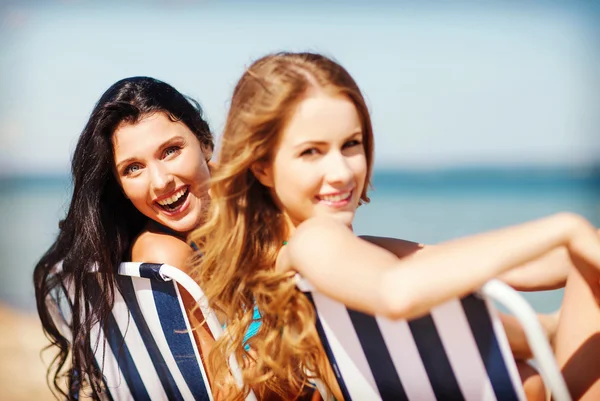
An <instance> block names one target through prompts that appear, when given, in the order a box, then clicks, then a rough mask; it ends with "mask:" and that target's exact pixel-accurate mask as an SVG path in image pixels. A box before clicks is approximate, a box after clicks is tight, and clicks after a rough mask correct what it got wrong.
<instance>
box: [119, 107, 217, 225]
mask: <svg viewBox="0 0 600 401" xmlns="http://www.w3.org/2000/svg"><path fill="white" fill-rule="evenodd" d="M113 148H114V157H115V174H116V175H117V178H118V180H119V183H120V184H121V187H122V189H123V193H124V194H125V196H127V197H128V198H129V200H130V201H131V203H133V205H134V206H135V207H136V208H137V209H138V210H139V211H140V212H142V213H143V214H144V215H145V216H147V217H148V218H150V219H152V220H154V221H157V222H158V223H160V224H162V225H164V226H166V227H168V228H170V229H172V230H174V231H176V232H179V233H182V234H186V233H188V232H190V231H191V230H193V229H194V228H196V227H197V226H198V225H200V224H201V223H202V220H203V216H204V214H205V213H204V212H205V209H206V207H208V203H209V196H208V180H209V178H210V171H209V169H208V165H207V162H206V160H207V157H206V156H205V155H204V152H203V149H202V146H201V145H200V142H199V141H198V139H197V138H196V136H195V135H194V134H193V133H192V131H190V129H189V128H188V127H187V126H186V125H184V124H183V123H181V122H174V121H171V119H170V118H169V117H168V116H167V115H165V114H164V113H155V114H152V115H150V116H147V117H145V118H143V119H142V120H141V121H139V122H137V123H135V124H122V125H121V126H119V127H118V128H117V130H116V131H115V133H114V135H113ZM161 204H162V205H161ZM165 204H170V205H171V207H169V205H165Z"/></svg>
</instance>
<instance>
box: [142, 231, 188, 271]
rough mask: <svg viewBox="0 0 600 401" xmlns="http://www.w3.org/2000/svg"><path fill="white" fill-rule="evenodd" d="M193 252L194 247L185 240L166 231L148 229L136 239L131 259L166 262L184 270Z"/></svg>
mask: <svg viewBox="0 0 600 401" xmlns="http://www.w3.org/2000/svg"><path fill="white" fill-rule="evenodd" d="M192 253H193V251H192V248H190V246H189V245H188V244H187V243H186V242H185V241H184V240H182V239H180V238H177V237H175V236H173V235H169V234H166V233H159V232H153V231H150V230H146V231H144V232H142V233H141V234H140V235H139V236H138V237H137V238H136V239H135V240H134V242H133V246H132V248H131V260H132V261H133V262H148V263H166V264H169V265H171V266H174V267H177V268H179V269H182V270H183V269H185V268H186V264H187V260H188V259H189V258H190V257H191V256H192Z"/></svg>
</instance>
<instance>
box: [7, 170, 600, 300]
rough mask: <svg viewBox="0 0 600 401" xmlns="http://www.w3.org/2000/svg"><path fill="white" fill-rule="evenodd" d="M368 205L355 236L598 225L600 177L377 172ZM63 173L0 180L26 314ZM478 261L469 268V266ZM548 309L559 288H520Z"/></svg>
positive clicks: (52, 230)
mask: <svg viewBox="0 0 600 401" xmlns="http://www.w3.org/2000/svg"><path fill="white" fill-rule="evenodd" d="M370 196H371V203H369V204H367V205H364V206H361V207H360V208H359V211H358V214H357V218H356V220H355V226H354V228H355V231H356V232H357V233H358V234H373V235H382V236H394V237H399V238H404V239H410V240H413V241H418V242H422V243H436V242H440V241H443V240H447V239H450V238H455V237H458V236H463V235H468V234H473V233H476V232H480V231H483V230H490V229H494V228H499V227H502V226H506V225H510V224H516V223H520V222H523V221H526V220H529V219H534V218H538V217H542V216H545V215H549V214H552V213H556V212H559V211H572V212H577V213H579V214H582V215H583V216H585V217H587V218H588V219H590V221H591V222H592V223H593V224H595V225H596V226H600V174H599V172H598V171H597V170H594V169H592V170H572V169H560V168H556V169H508V170H507V169H465V170H446V171H425V172H424V171H418V172H414V171H412V172H411V171H408V172H407V171H392V170H382V169H379V170H378V169H376V172H375V175H374V179H373V190H372V191H371V193H370ZM69 197H70V179H69V177H67V176H59V177H57V176H48V177H45V176H37V177H19V178H16V177H10V178H0V217H1V221H0V222H1V227H2V230H0V273H1V279H0V302H2V303H7V304H9V305H11V306H13V307H16V308H19V309H22V310H26V311H33V310H34V309H35V299H34V295H33V286H32V278H31V277H32V272H33V267H34V265H35V263H36V262H37V261H38V260H39V258H40V257H41V255H42V254H43V253H44V252H45V250H46V249H47V248H48V247H49V246H50V245H51V243H52V241H53V239H54V237H55V236H56V234H57V231H58V220H59V219H60V218H62V217H63V216H64V214H65V211H66V209H67V207H68V201H69ZM476 268H477V266H476V265H473V269H476ZM526 297H527V298H528V299H529V300H530V302H531V303H532V304H533V306H534V307H535V309H536V310H538V311H540V312H550V311H553V310H555V309H556V308H557V307H558V306H559V304H560V301H561V297H562V291H560V290H559V291H547V292H539V293H535V294H534V293H527V294H526Z"/></svg>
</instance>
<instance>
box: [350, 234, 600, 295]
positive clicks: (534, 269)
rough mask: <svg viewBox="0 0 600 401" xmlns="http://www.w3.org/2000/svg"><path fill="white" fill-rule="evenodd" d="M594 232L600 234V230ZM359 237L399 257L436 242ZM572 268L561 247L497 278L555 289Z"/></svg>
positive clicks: (528, 286)
mask: <svg viewBox="0 0 600 401" xmlns="http://www.w3.org/2000/svg"><path fill="white" fill-rule="evenodd" d="M597 232H598V235H599V237H600V230H598V231H597ZM361 238H363V239H364V240H366V241H369V242H371V243H373V244H376V245H378V246H380V247H382V248H385V249H387V250H388V251H390V252H392V253H393V254H394V255H396V256H398V257H399V258H403V257H406V256H410V255H412V254H414V253H416V252H421V251H430V250H431V249H432V248H435V245H423V244H418V243H415V242H411V241H406V240H401V239H396V238H385V237H372V236H361ZM573 268H574V265H573V261H572V260H571V257H570V256H569V252H568V251H567V248H566V247H565V246H560V247H557V248H556V249H553V250H552V251H549V252H548V253H546V254H545V255H543V256H541V257H539V258H537V259H535V260H532V261H530V262H526V263H525V264H523V265H521V266H518V267H516V268H514V269H511V270H509V271H507V272H506V273H503V274H501V275H500V276H499V277H498V278H499V279H500V280H502V281H504V282H506V283H507V284H508V285H510V286H511V287H513V288H515V289H516V290H519V291H546V290H555V289H557V288H563V287H564V286H565V284H566V281H567V276H568V274H569V271H570V270H571V269H573Z"/></svg>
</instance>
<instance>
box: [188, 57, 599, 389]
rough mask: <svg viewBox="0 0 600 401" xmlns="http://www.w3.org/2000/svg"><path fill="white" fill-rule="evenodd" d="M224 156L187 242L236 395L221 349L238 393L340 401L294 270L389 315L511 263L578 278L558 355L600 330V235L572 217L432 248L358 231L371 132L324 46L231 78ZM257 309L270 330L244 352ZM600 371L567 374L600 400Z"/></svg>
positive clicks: (214, 356)
mask: <svg viewBox="0 0 600 401" xmlns="http://www.w3.org/2000/svg"><path fill="white" fill-rule="evenodd" d="M218 160H219V164H220V167H219V170H218V172H217V174H216V175H215V176H214V181H213V186H212V196H213V201H212V204H211V209H210V213H209V219H208V221H207V223H206V224H205V225H204V226H202V227H200V228H199V229H198V230H197V231H196V232H194V233H193V234H192V238H191V239H192V240H193V241H195V242H196V243H198V244H199V246H200V248H201V249H200V252H201V253H202V254H203V257H202V258H201V259H198V260H197V262H196V266H195V272H196V274H197V278H198V280H199V282H200V285H201V286H202V287H203V288H204V290H205V292H206V294H207V296H208V298H209V300H210V302H211V303H212V305H213V307H214V308H215V309H217V310H218V311H220V312H222V313H224V314H225V316H227V319H228V320H227V335H226V336H224V337H223V338H222V339H221V340H220V341H218V342H217V343H216V345H215V347H214V349H213V351H212V352H211V357H210V360H209V365H210V366H211V369H212V370H213V372H214V374H215V375H216V378H217V380H219V381H221V382H222V383H224V386H225V387H227V386H228V385H229V386H230V388H229V390H230V391H232V392H234V393H235V392H236V390H235V388H234V383H233V382H232V381H231V380H230V379H228V371H227V365H226V362H225V358H224V355H228V354H230V353H231V352H233V353H234V354H235V355H236V357H237V359H238V361H239V362H240V364H241V365H242V366H243V369H244V378H245V387H244V389H243V390H244V391H243V392H246V391H248V390H249V389H250V388H253V389H254V390H255V391H257V392H258V395H259V397H260V398H266V397H269V396H270V395H278V396H279V397H281V398H283V399H294V398H296V397H298V396H300V394H301V393H302V392H303V390H304V389H305V388H306V387H307V385H308V383H309V380H310V379H312V378H313V376H314V377H316V378H318V379H322V380H323V381H324V382H325V383H327V385H328V387H329V388H330V389H331V391H333V393H334V394H335V396H336V398H337V399H341V395H340V394H339V390H338V389H337V385H336V383H335V381H334V380H331V377H332V376H331V375H330V371H329V366H328V362H327V358H326V355H325V353H324V352H323V350H322V347H321V344H320V342H319V339H318V337H317V335H316V333H315V327H314V322H315V313H314V310H313V308H312V306H311V303H310V302H309V301H308V300H307V298H306V297H305V296H304V295H303V294H302V293H301V292H299V291H298V290H297V289H296V288H295V282H294V279H293V277H294V275H295V274H296V273H300V274H301V275H302V276H304V277H306V278H307V279H309V280H310V281H311V282H312V283H313V284H314V285H315V286H316V288H317V289H318V290H319V291H321V292H323V293H325V294H327V295H329V296H330V297H332V298H334V299H337V300H338V301H341V302H343V303H344V304H346V305H348V306H349V307H351V308H354V309H357V310H360V311H364V312H367V313H371V314H381V315H384V316H387V317H390V318H393V319H410V318H414V317H418V316H421V315H423V314H425V313H426V312H428V311H429V310H430V309H431V308H432V307H433V306H435V305H438V304H440V303H442V302H444V301H446V300H448V299H450V298H453V297H459V296H462V295H465V294H467V293H469V292H471V291H474V290H476V289H477V288H478V287H480V286H481V285H482V284H483V283H485V282H486V281H487V280H489V279H491V278H494V277H498V276H501V275H503V274H508V275H509V276H506V279H507V280H508V281H509V282H510V283H511V284H513V285H515V286H517V287H527V288H529V289H535V288H547V287H552V286H557V285H561V284H562V283H564V281H565V280H566V279H567V275H569V282H568V284H567V289H566V293H565V300H564V305H563V312H562V316H561V321H560V322H559V327H558V328H557V335H556V339H555V340H556V356H557V358H558V361H559V363H561V364H563V365H564V364H566V363H567V361H569V359H570V357H571V356H572V355H573V354H574V353H575V352H576V351H577V349H578V348H579V347H580V345H581V344H583V343H584V342H585V341H586V340H588V339H589V338H591V337H592V336H593V335H594V334H597V333H598V328H599V327H600V312H599V308H598V302H597V300H598V297H597V295H598V294H599V293H600V288H599V287H600V286H599V278H600V240H599V238H598V235H597V233H596V231H595V229H594V228H593V227H592V226H591V225H590V224H589V223H588V222H587V221H586V220H585V219H583V218H581V217H579V216H577V215H573V214H566V213H565V214H559V215H554V216H550V217H547V218H544V219H541V220H537V221H532V222H528V223H525V224H522V225H518V226H514V227H509V228H505V229H502V230H498V231H493V232H488V233H484V234H480V235H475V236H471V237H467V238H463V239H457V240H454V241H450V242H446V243H442V244H439V245H436V246H434V247H423V246H421V245H418V244H414V243H411V242H407V241H403V240H399V239H392V238H379V237H368V238H361V237H358V236H356V235H355V234H354V233H353V232H352V221H353V219H354V214H355V212H356V209H357V207H358V206H359V205H360V204H364V203H367V202H368V200H369V199H368V197H367V189H368V188H369V180H370V177H371V170H372V164H373V131H372V127H371V121H370V117H369V113H368V111H367V107H366V105H365V101H364V99H363V96H362V94H361V92H360V90H359V88H358V86H357V85H356V83H355V82H354V80H353V79H352V77H351V76H350V75H349V74H348V72H346V70H344V68H343V67H341V66H340V65H339V64H337V63H335V62H334V61H332V60H330V59H328V58H326V57H324V56H321V55H318V54H310V53H282V54H273V55H268V56H266V57H263V58H261V59H259V60H258V61H256V62H255V63H254V64H252V65H251V66H250V67H249V68H248V69H247V71H246V72H245V73H244V74H243V76H242V77H241V79H240V80H239V82H238V84H237V86H236V87H235V90H234V93H233V98H232V101H231V109H230V111H229V114H228V117H227V122H226V125H225V130H224V133H223V137H222V146H221V149H220V153H219V157H218ZM403 212H409V211H402V210H399V211H398V213H403ZM544 260H545V261H546V262H548V263H541V261H544ZM544 269H545V271H544ZM540 273H542V274H540ZM254 306H256V307H257V308H258V310H259V311H260V314H261V327H260V329H259V330H258V332H257V333H256V334H255V335H254V336H253V337H251V338H250V339H249V340H247V345H249V347H250V351H247V350H246V349H245V345H246V341H245V339H244V334H245V333H246V332H247V330H248V328H249V326H250V324H251V323H252V321H253V308H254ZM563 320H564V324H563ZM510 333H511V331H509V335H511V334H510ZM598 357H600V347H596V348H592V349H591V350H590V351H589V352H587V353H586V354H585V355H583V356H581V360H579V361H578V364H579V366H580V367H582V368H587V369H588V372H589V371H590V369H592V367H593V366H595V364H596V362H595V361H597V360H598V359H597V358H598ZM307 372H313V373H314V375H309V374H308V373H307ZM567 373H568V372H567ZM592 376H593V375H592ZM598 376H599V375H596V376H593V377H591V378H590V377H589V376H588V380H587V382H586V385H585V386H584V388H583V390H582V383H581V381H580V382H577V381H576V380H570V379H573V378H576V377H577V375H573V377H569V376H568V375H567V380H570V385H571V386H572V387H571V390H572V391H573V392H574V394H580V395H585V396H586V397H588V399H594V397H596V395H597V394H598V393H599V392H600V383H599V382H598V380H597V379H598ZM243 392H242V393H243ZM578 392H579V393H578ZM242 393H240V394H238V398H241V397H242Z"/></svg>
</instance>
